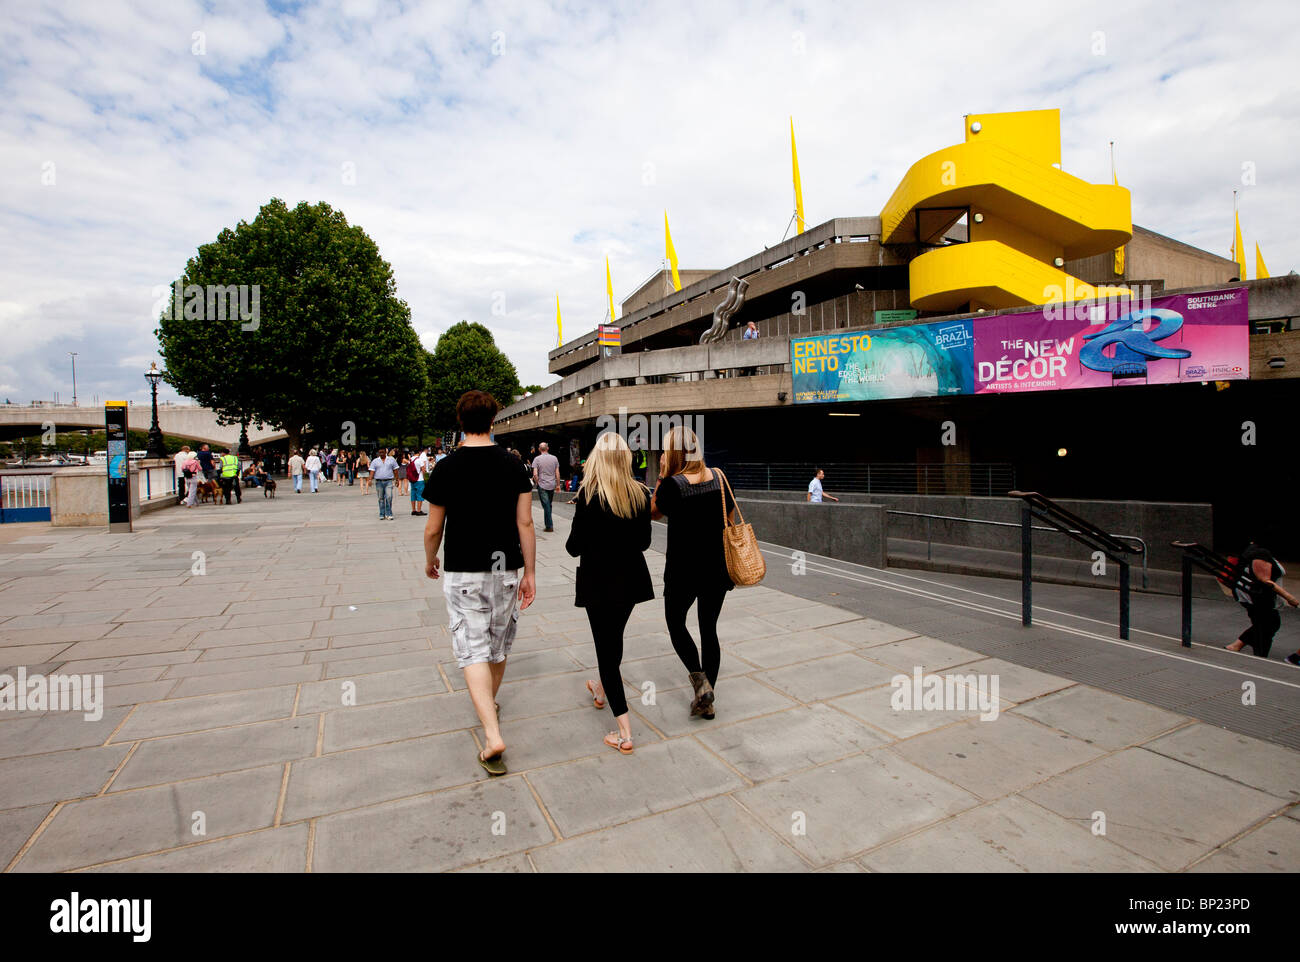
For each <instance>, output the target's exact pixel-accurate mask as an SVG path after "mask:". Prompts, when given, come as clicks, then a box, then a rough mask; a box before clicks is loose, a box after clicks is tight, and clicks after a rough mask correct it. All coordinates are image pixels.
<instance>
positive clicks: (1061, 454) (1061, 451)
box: [1056, 448, 1070, 458]
mask: <svg viewBox="0 0 1300 962" xmlns="http://www.w3.org/2000/svg"><path fill="white" fill-rule="evenodd" d="M1069 453H1070V452H1069V451H1067V450H1065V448H1057V449H1056V456H1057V457H1058V458H1063V457H1065V456H1066V455H1067V454H1069Z"/></svg>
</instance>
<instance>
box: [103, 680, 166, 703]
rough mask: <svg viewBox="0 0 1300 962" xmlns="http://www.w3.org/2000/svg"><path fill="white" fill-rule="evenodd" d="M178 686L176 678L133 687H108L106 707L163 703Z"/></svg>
mask: <svg viewBox="0 0 1300 962" xmlns="http://www.w3.org/2000/svg"><path fill="white" fill-rule="evenodd" d="M178 684H179V682H178V681H177V680H176V679H174V678H165V679H163V680H162V681H144V682H137V683H136V684H132V685H111V686H107V685H106V686H105V687H104V706H105V707H106V708H116V707H122V706H129V705H141V704H146V703H148V702H152V701H161V700H162V699H164V698H166V697H167V696H168V695H170V694H171V693H172V692H173V691H174V690H175V688H176V686H177V685H178Z"/></svg>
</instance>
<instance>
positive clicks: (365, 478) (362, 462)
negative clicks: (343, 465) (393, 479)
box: [357, 451, 370, 494]
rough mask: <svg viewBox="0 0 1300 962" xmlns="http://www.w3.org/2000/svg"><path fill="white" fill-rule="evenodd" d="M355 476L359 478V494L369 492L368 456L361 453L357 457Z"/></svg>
mask: <svg viewBox="0 0 1300 962" xmlns="http://www.w3.org/2000/svg"><path fill="white" fill-rule="evenodd" d="M357 474H358V475H359V476H360V478H361V493H362V494H365V493H366V492H367V491H369V490H370V455H369V454H367V453H366V452H365V451H362V452H361V453H360V454H358V455H357Z"/></svg>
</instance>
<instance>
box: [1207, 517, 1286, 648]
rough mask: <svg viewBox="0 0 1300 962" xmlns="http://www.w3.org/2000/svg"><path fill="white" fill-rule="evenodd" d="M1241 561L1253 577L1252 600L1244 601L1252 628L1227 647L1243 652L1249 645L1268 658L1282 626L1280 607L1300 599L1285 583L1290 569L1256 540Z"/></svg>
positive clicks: (1247, 548) (1245, 570) (1243, 569)
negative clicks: (1279, 562)
mask: <svg viewBox="0 0 1300 962" xmlns="http://www.w3.org/2000/svg"><path fill="white" fill-rule="evenodd" d="M1237 563H1238V564H1239V565H1240V566H1241V569H1242V571H1243V572H1245V573H1247V574H1249V575H1250V576H1251V578H1250V585H1251V588H1250V594H1249V597H1250V601H1242V603H1241V606H1242V607H1243V608H1245V609H1246V614H1247V616H1249V618H1250V627H1249V628H1247V629H1246V630H1245V631H1243V632H1242V633H1241V635H1240V636H1239V637H1238V638H1237V640H1236V641H1234V642H1232V644H1229V645H1224V646H1223V647H1225V648H1227V649H1228V650H1229V651H1241V649H1243V648H1245V647H1246V646H1247V645H1249V646H1250V650H1251V651H1253V652H1254V653H1255V654H1256V655H1258V656H1259V657H1261V658H1267V657H1268V653H1269V650H1270V649H1271V648H1272V647H1273V636H1274V635H1276V634H1277V630H1278V629H1279V628H1281V627H1282V616H1281V614H1279V613H1278V610H1277V606H1278V605H1279V604H1280V603H1281V602H1285V603H1286V604H1288V605H1290V606H1291V607H1292V608H1294V607H1297V606H1298V605H1300V599H1298V598H1296V596H1295V595H1293V594H1291V592H1289V591H1287V590H1286V588H1284V587H1283V586H1282V576H1283V575H1284V574H1286V571H1285V570H1283V568H1282V566H1281V565H1280V564H1278V561H1277V559H1276V558H1275V557H1273V553H1272V552H1271V551H1269V550H1268V549H1267V548H1262V547H1260V546H1259V545H1258V544H1256V543H1255V542H1254V540H1252V541H1251V542H1250V544H1249V545H1248V546H1247V547H1246V550H1245V551H1243V552H1242V555H1241V559H1240V560H1239V561H1238V562H1237ZM1279 599H1281V601H1279ZM1292 664H1295V662H1292Z"/></svg>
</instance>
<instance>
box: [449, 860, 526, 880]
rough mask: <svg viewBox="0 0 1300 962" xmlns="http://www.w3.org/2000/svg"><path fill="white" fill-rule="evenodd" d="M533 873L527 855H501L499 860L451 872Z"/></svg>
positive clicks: (476, 863) (479, 863)
mask: <svg viewBox="0 0 1300 962" xmlns="http://www.w3.org/2000/svg"><path fill="white" fill-rule="evenodd" d="M534 871H535V870H534V869H533V865H532V863H531V862H529V861H528V856H527V855H503V856H502V857H500V858H490V859H488V860H487V861H485V862H475V863H474V864H473V865H467V866H465V867H464V868H458V869H453V870H452V872H453V873H455V874H459V873H463V872H485V873H486V872H495V873H499V874H516V875H532V874H533V873H534Z"/></svg>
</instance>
